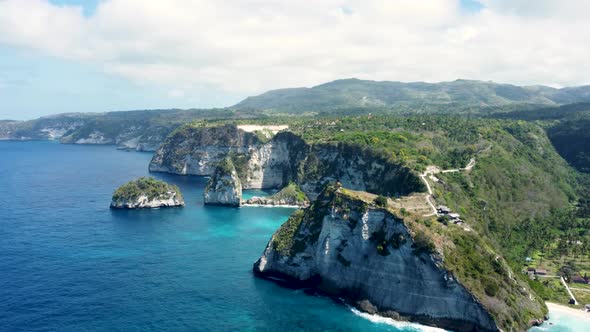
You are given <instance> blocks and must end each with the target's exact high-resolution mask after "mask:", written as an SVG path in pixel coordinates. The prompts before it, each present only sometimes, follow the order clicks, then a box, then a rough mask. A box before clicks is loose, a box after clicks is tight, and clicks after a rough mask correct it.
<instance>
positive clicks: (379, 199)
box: [373, 195, 387, 207]
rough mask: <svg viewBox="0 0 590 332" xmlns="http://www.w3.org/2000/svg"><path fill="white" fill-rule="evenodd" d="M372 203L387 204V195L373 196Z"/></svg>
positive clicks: (382, 205) (383, 205)
mask: <svg viewBox="0 0 590 332" xmlns="http://www.w3.org/2000/svg"><path fill="white" fill-rule="evenodd" d="M373 203H375V205H377V206H381V207H385V206H387V197H385V196H381V195H379V196H377V198H375V200H374V201H373Z"/></svg>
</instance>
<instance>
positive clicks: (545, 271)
mask: <svg viewBox="0 0 590 332" xmlns="http://www.w3.org/2000/svg"><path fill="white" fill-rule="evenodd" d="M535 274H536V275H538V276H546V275H547V270H543V269H535Z"/></svg>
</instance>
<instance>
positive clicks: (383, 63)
mask: <svg viewBox="0 0 590 332" xmlns="http://www.w3.org/2000/svg"><path fill="white" fill-rule="evenodd" d="M312 3H313V8H311V9H310V2H308V1H307V0H300V1H280V0H228V1H222V2H220V1H217V0H202V1H199V2H196V1H195V2H186V1H181V0H150V1H146V0H26V1H25V0H2V1H0V99H1V100H2V106H1V107H0V119H31V118H35V117H39V116H43V115H49V114H55V113H61V112H104V111H113V110H131V109H154V108H193V107H195V108H209V107H224V106H230V105H233V104H235V103H236V102H238V101H240V100H241V99H243V98H245V97H246V96H249V95H256V94H259V93H262V92H264V91H267V90H270V89H276V88H286V87H298V86H313V85H317V84H321V83H323V82H326V81H330V80H334V79H338V78H348V77H358V78H362V79H375V80H398V81H427V82H437V81H448V80H454V79H457V78H468V79H481V80H494V81H498V82H506V83H514V84H546V85H553V86H569V85H582V84H588V83H590V82H588V77H590V65H589V64H587V63H588V62H587V54H589V53H590V52H589V51H590V50H589V49H588V46H587V45H589V44H590V40H589V38H590V37H587V36H586V35H587V34H581V33H578V32H579V31H588V30H590V23H588V20H587V18H586V15H585V14H584V13H587V12H588V11H590V5H587V4H584V2H580V1H575V0H561V1H557V0H538V1H536V2H535V5H534V6H531V5H530V2H527V1H525V0H419V1H417V0H390V1H378V0H375V1H372V0H317V1H313V2H312ZM76 8H78V9H76ZM343 8H344V9H345V10H343Z"/></svg>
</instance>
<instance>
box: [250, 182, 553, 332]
mask: <svg viewBox="0 0 590 332" xmlns="http://www.w3.org/2000/svg"><path fill="white" fill-rule="evenodd" d="M365 194H366V193H361V194H359V195H356V194H355V192H351V191H349V190H346V189H343V188H341V189H337V188H336V187H328V188H327V189H326V190H325V191H324V192H322V194H320V196H319V197H318V199H317V200H316V201H315V202H314V203H313V205H312V206H311V207H310V208H308V209H305V210H299V211H297V212H295V213H294V214H293V215H292V216H291V217H290V218H289V220H288V221H287V222H285V223H284V224H283V225H282V226H281V227H280V229H279V230H277V232H276V233H275V234H274V235H273V237H272V239H271V240H270V242H269V243H268V245H267V247H266V249H265V250H264V252H263V254H262V256H261V257H260V259H259V260H258V261H257V262H256V263H255V264H254V272H255V273H256V275H258V276H261V277H266V278H271V279H274V280H276V279H282V280H284V281H286V282H287V283H290V284H291V285H295V286H306V287H315V288H317V289H319V290H321V291H323V292H325V293H327V294H329V295H333V296H336V297H341V298H345V299H346V300H347V301H348V302H350V303H352V304H354V305H356V306H358V307H359V308H361V309H362V310H365V311H369V312H371V313H378V314H381V315H385V316H390V317H394V318H399V317H403V318H406V319H409V320H412V321H416V322H420V323H423V324H426V325H432V326H438V327H441V328H445V329H450V330H453V331H465V332H468V331H469V332H470V331H499V330H500V329H503V330H506V331H509V330H524V329H525V328H526V327H527V325H526V324H527V323H528V320H529V316H527V315H531V316H534V317H543V313H542V309H541V304H540V302H539V301H537V300H534V299H529V298H528V297H529V296H530V294H526V290H527V288H526V287H525V286H524V285H523V284H521V283H519V282H517V281H516V280H510V277H509V273H506V272H507V270H505V269H507V268H506V267H505V266H503V265H501V264H498V266H497V268H496V269H497V271H493V272H491V274H493V275H487V276H481V277H482V278H498V279H499V280H504V279H506V280H505V281H502V282H505V285H506V286H504V287H505V288H506V290H505V291H506V292H507V293H506V294H504V293H502V294H499V293H498V294H497V295H494V296H489V295H485V294H484V293H483V292H481V291H480V290H479V289H480V287H482V288H483V286H482V281H480V280H479V279H478V278H479V277H478V278H475V279H473V280H471V279H470V280H463V282H462V281H459V280H458V278H457V277H456V276H455V274H454V273H453V272H451V271H454V270H456V269H458V268H471V266H470V265H471V264H474V265H477V264H481V262H471V261H465V262H462V263H461V264H465V266H460V267H458V266H456V265H453V264H451V263H447V262H445V258H444V255H443V254H442V253H441V252H440V248H439V246H442V245H441V243H445V241H448V245H449V246H453V245H454V242H453V241H459V240H457V239H462V238H461V236H464V235H463V234H459V235H457V239H450V240H449V239H445V238H441V237H439V236H438V235H433V234H434V233H427V232H424V231H422V229H424V227H422V225H418V224H417V223H415V222H414V221H405V220H403V219H401V218H399V217H397V216H396V214H395V213H394V212H393V211H392V210H390V209H389V208H387V207H385V208H383V207H377V206H375V205H373V204H372V201H366V200H365V199H364V198H362V195H365ZM418 226H420V227H418ZM441 227H442V226H441ZM444 231H445V232H446V230H444ZM451 231H453V232H454V231H455V230H451ZM449 234H454V233H449ZM468 236H472V234H471V235H468ZM473 236H474V235H473ZM435 242H436V243H437V244H436V245H435ZM477 245H478V246H481V245H482V244H481V243H479V244H477ZM482 251H484V250H483V249H482ZM453 254H454V255H462V253H461V252H460V251H459V250H457V252H454V253H453ZM455 258H457V257H455ZM458 258H459V259H460V258H461V257H458ZM489 259H490V260H492V261H493V260H494V256H493V255H492V256H490V257H489ZM497 260H498V258H496V261H497ZM453 261H455V260H453ZM492 263H493V262H492ZM499 282H500V281H499ZM504 295H506V296H509V297H512V298H513V300H512V301H515V302H518V303H519V304H518V305H516V304H506V303H503V300H500V296H504ZM525 313H526V314H525ZM521 315H522V316H521Z"/></svg>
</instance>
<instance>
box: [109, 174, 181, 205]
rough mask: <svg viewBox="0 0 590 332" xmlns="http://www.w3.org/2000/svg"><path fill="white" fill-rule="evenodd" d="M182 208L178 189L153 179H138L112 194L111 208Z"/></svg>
mask: <svg viewBox="0 0 590 332" xmlns="http://www.w3.org/2000/svg"><path fill="white" fill-rule="evenodd" d="M176 206H184V199H183V197H182V194H181V193H180V190H179V189H178V187H176V186H174V185H169V184H167V183H165V182H163V181H158V180H155V179H153V178H139V179H137V180H134V181H130V182H128V183H126V184H124V185H122V186H121V187H119V188H118V189H117V190H116V191H115V193H114V194H113V199H112V201H111V208H113V209H141V208H159V207H176Z"/></svg>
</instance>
